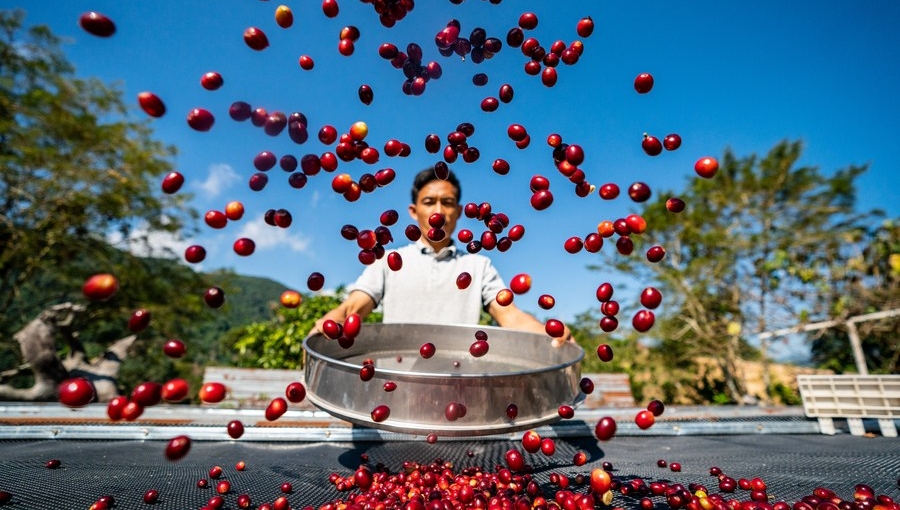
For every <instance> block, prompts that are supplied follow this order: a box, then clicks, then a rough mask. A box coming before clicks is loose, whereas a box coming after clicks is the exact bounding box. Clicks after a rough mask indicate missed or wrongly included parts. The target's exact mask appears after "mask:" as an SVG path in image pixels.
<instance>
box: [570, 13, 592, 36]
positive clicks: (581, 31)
mask: <svg viewBox="0 0 900 510" xmlns="http://www.w3.org/2000/svg"><path fill="white" fill-rule="evenodd" d="M575 31H576V32H578V36H579V37H590V36H591V34H593V33H594V20H592V19H591V17H590V16H587V17H585V18H581V20H579V21H578V25H576V26H575Z"/></svg>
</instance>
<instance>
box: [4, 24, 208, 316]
mask: <svg viewBox="0 0 900 510" xmlns="http://www.w3.org/2000/svg"><path fill="white" fill-rule="evenodd" d="M23 17H24V14H23V13H22V12H21V11H15V12H10V11H0V246H3V250H2V251H0V324H2V325H3V326H4V328H7V329H6V331H5V332H6V333H9V331H10V330H9V329H8V328H12V330H13V331H14V330H15V328H16V327H18V326H19V325H21V324H22V323H23V322H24V321H26V320H28V319H29V317H27V316H21V315H19V316H9V313H10V311H12V310H11V306H12V303H13V302H14V301H15V300H16V299H17V298H18V297H19V295H20V293H21V291H22V288H23V286H24V285H26V284H27V283H28V282H29V281H30V280H32V279H34V278H35V277H36V276H37V275H38V274H40V273H41V272H42V271H45V270H47V269H48V268H52V269H53V270H54V272H56V273H63V274H65V276H68V277H69V278H71V280H73V281H75V280H80V281H84V279H85V278H86V277H87V276H89V275H90V273H89V272H88V271H89V270H94V271H96V272H99V271H101V270H103V269H104V268H105V267H108V265H109V264H110V263H111V260H110V253H111V252H110V251H109V250H108V249H107V239H106V238H107V236H108V235H109V234H110V233H112V232H119V233H121V234H122V237H123V238H125V239H129V238H134V237H136V234H137V233H138V232H144V233H145V236H144V237H143V239H144V242H146V234H150V233H154V232H170V233H175V232H179V231H180V230H181V229H182V228H183V226H184V225H183V220H182V218H186V217H190V215H191V214H195V213H194V212H193V211H191V210H189V209H186V208H185V207H184V200H185V196H184V195H163V194H162V193H160V192H158V191H157V190H158V189H159V188H158V185H159V179H160V177H161V176H162V175H164V174H165V173H167V172H170V171H171V170H172V163H171V157H172V156H173V155H174V149H173V148H172V147H167V146H164V145H163V144H161V143H159V142H158V141H155V140H153V139H152V138H151V132H150V129H149V127H148V126H147V124H146V123H145V122H136V121H133V120H129V119H128V115H127V113H128V110H127V108H126V106H125V104H124V103H123V101H122V97H121V96H122V94H121V92H120V91H119V90H116V89H115V88H110V87H108V86H107V85H105V84H103V83H102V82H100V81H98V80H96V79H81V78H77V77H75V76H74V69H73V68H72V66H71V65H70V64H69V63H68V61H67V60H66V58H65V56H64V54H63V52H62V50H61V48H60V41H59V39H58V38H57V37H56V36H54V35H53V34H52V33H51V32H50V31H49V29H48V28H47V27H43V26H36V27H31V28H28V29H25V28H23V24H22V23H23ZM138 237H139V236H138ZM80 256H86V259H87V260H92V261H93V263H92V264H91V266H92V267H91V268H90V269H88V268H85V267H83V266H78V265H76V264H70V263H69V262H70V261H71V260H73V259H75V258H77V257H80Z"/></svg>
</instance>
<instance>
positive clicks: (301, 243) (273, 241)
mask: <svg viewBox="0 0 900 510" xmlns="http://www.w3.org/2000/svg"><path fill="white" fill-rule="evenodd" d="M237 237H247V238H249V239H252V240H253V242H254V243H256V249H258V250H266V249H270V248H277V247H281V246H284V247H287V248H288V249H290V250H291V251H294V252H297V253H306V252H307V251H308V250H309V246H310V240H309V239H307V238H306V237H303V236H302V235H299V234H291V232H289V231H288V229H284V228H279V227H273V226H271V225H268V224H266V222H265V221H263V220H256V221H252V222H248V223H245V224H244V225H243V227H242V228H241V231H240V232H238V234H237Z"/></svg>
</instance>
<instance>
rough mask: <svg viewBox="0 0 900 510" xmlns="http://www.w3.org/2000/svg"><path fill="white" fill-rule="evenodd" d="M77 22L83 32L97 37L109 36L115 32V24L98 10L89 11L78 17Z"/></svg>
mask: <svg viewBox="0 0 900 510" xmlns="http://www.w3.org/2000/svg"><path fill="white" fill-rule="evenodd" d="M78 24H79V25H80V26H81V28H83V29H84V31H85V32H87V33H89V34H91V35H96V36H97V37H110V36H112V35H113V34H115V33H116V24H115V23H113V21H112V20H111V19H109V18H108V17H107V16H105V15H103V14H100V13H99V12H94V11H89V12H86V13H84V14H82V15H81V17H80V18H78Z"/></svg>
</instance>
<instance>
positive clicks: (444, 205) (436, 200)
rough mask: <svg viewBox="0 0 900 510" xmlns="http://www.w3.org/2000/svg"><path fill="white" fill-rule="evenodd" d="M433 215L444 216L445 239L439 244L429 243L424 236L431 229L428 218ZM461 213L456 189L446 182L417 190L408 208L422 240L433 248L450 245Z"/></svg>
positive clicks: (436, 181) (434, 182)
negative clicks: (414, 200) (414, 199)
mask: <svg viewBox="0 0 900 510" xmlns="http://www.w3.org/2000/svg"><path fill="white" fill-rule="evenodd" d="M434 213H441V214H443V215H444V221H445V223H444V232H446V233H447V235H446V237H445V238H444V239H443V240H442V241H440V242H437V243H435V242H431V241H430V240H429V239H428V238H427V237H426V234H427V233H428V230H429V229H431V225H429V224H428V218H429V217H430V216H431V215H432V214H434ZM461 213H462V206H461V205H459V202H457V201H456V187H455V186H453V185H452V184H450V183H449V182H447V181H442V180H434V181H431V182H429V183H428V184H426V185H425V186H423V187H422V189H420V190H419V195H418V196H417V197H416V203H414V204H411V205H410V206H409V215H410V217H412V218H413V219H414V220H416V223H417V224H418V225H419V229H420V230H421V231H422V238H423V239H424V240H425V241H426V242H428V243H430V244H431V245H433V246H435V247H443V246H447V245H449V244H450V240H451V236H452V235H453V231H454V230H455V229H456V220H458V219H459V215H460V214H461Z"/></svg>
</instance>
